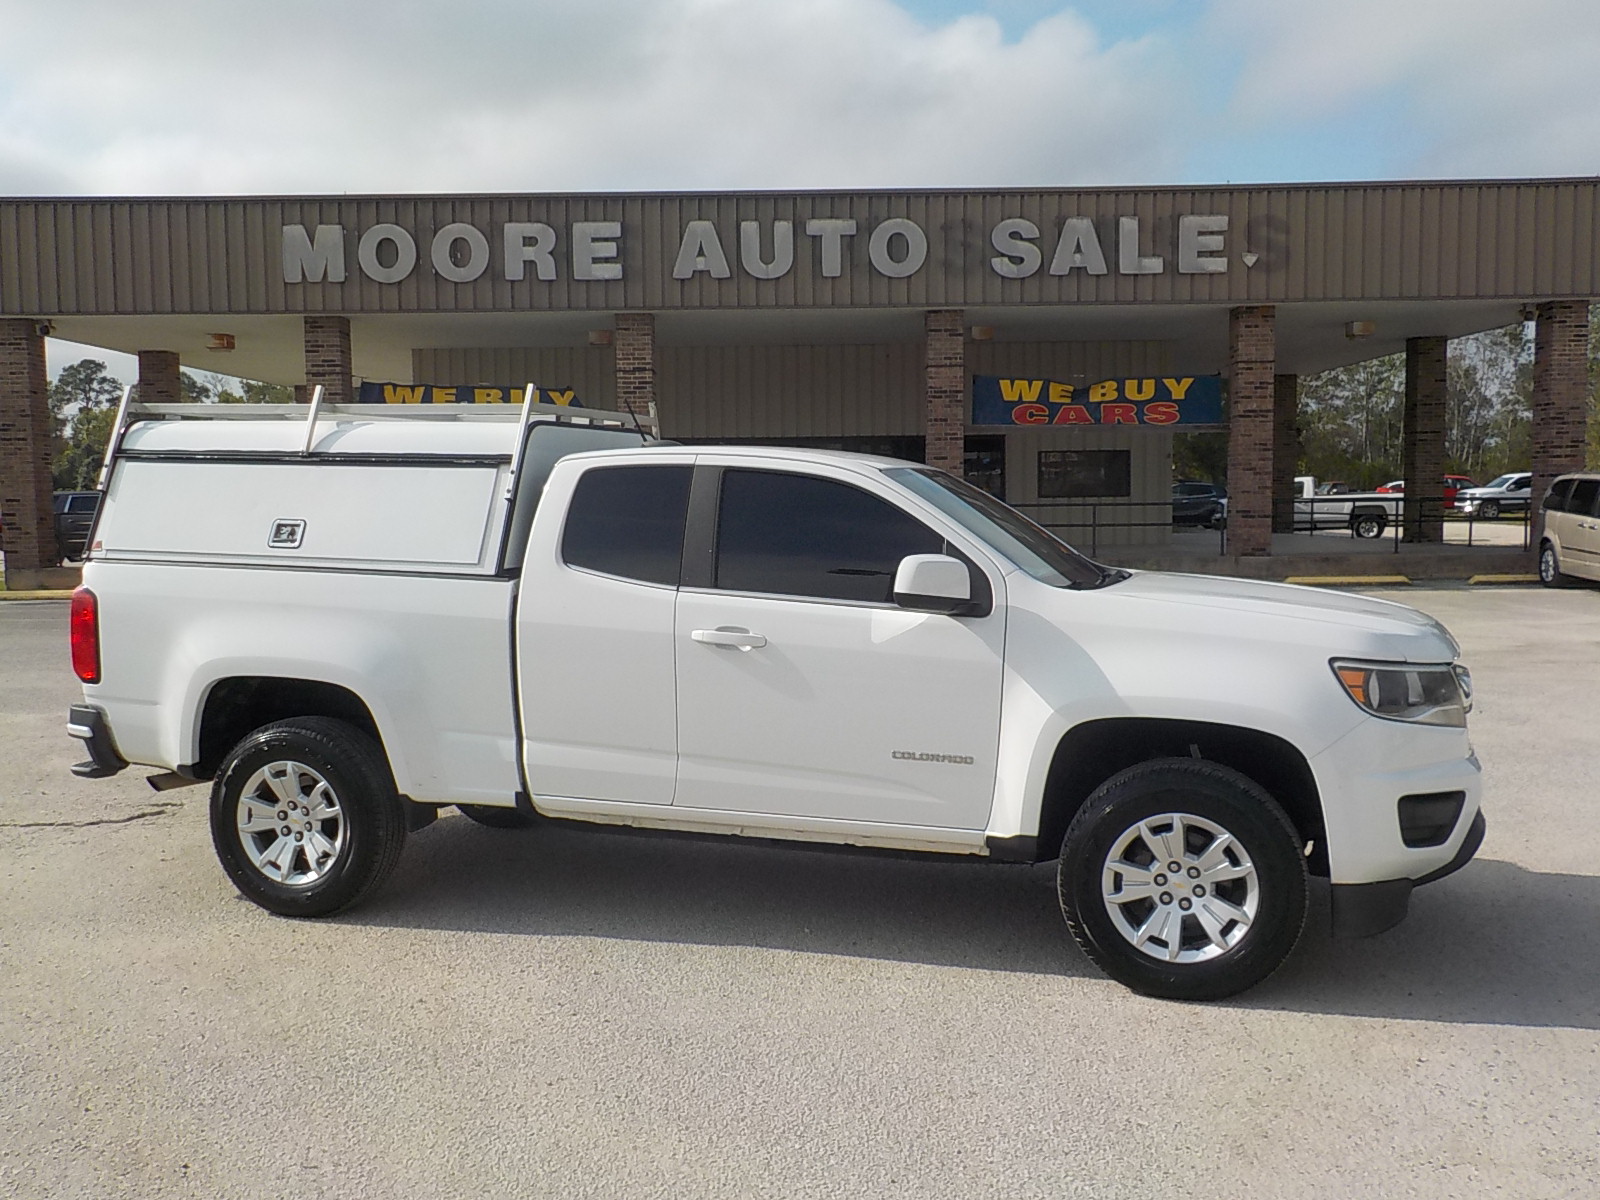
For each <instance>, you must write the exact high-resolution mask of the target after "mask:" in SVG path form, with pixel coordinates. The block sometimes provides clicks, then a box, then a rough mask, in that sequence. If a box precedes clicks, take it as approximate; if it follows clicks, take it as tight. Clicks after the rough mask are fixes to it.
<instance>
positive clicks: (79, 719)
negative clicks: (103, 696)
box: [67, 704, 128, 779]
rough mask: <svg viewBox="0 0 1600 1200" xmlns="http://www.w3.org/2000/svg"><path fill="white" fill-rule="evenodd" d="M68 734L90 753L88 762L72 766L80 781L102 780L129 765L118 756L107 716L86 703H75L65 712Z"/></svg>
mask: <svg viewBox="0 0 1600 1200" xmlns="http://www.w3.org/2000/svg"><path fill="white" fill-rule="evenodd" d="M67 733H68V734H69V735H70V736H72V737H75V738H77V739H78V740H79V741H81V742H82V743H83V744H84V746H85V747H86V748H87V749H88V751H89V760H88V761H87V762H81V763H75V764H73V767H72V773H73V774H74V775H76V776H78V777H79V778H80V779H105V778H107V777H108V776H111V775H115V774H116V773H117V772H118V771H121V770H122V769H123V768H124V767H126V766H127V765H128V760H127V759H125V758H123V757H122V755H120V754H118V753H117V744H116V742H114V741H113V740H112V738H111V726H110V725H108V724H107V723H106V715H105V713H103V712H101V711H100V710H99V709H98V708H91V707H90V706H89V705H87V704H74V705H73V706H72V707H71V708H70V709H69V710H68V711H67Z"/></svg>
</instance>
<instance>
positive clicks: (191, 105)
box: [0, 0, 1600, 361]
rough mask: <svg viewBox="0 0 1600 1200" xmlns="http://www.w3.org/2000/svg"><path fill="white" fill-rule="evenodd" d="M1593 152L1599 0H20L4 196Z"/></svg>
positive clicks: (916, 183)
mask: <svg viewBox="0 0 1600 1200" xmlns="http://www.w3.org/2000/svg"><path fill="white" fill-rule="evenodd" d="M1596 174H1600V0H1076V2H1073V3H1059V2H1057V0H452V2H450V3H423V2H420V0H383V2H375V0H274V2H273V3H271V4H264V3H253V4H246V3H240V2H238V0H133V2H130V0H53V2H52V3H50V4H38V3H22V2H20V0H0V195H5V196H28V195H52V196H94V195H239V194H294V193H324V194H328V193H331V194H337V193H371V192H447V193H454V192H592V191H628V190H638V191H690V190H727V189H776V190H792V189H809V188H824V189H827V188H838V189H866V188H879V187H900V188H957V187H974V188H982V187H1075V186H1107V185H1119V184H1120V185H1152V184H1178V185H1181V184H1208V183H1274V182H1296V181H1324V180H1382V179H1427V178H1475V177H1493V178H1513V177H1526V176H1561V175H1566V176H1570V175H1596ZM52 358H54V359H55V360H57V361H59V360H60V356H59V355H53V356H52Z"/></svg>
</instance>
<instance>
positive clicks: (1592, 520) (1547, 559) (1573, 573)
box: [1539, 471, 1600, 587]
mask: <svg viewBox="0 0 1600 1200" xmlns="http://www.w3.org/2000/svg"><path fill="white" fill-rule="evenodd" d="M1569 578H1577V579H1592V580H1595V581H1596V582H1600V471H1581V472H1578V473H1575V474H1572V475H1563V476H1561V477H1560V478H1559V479H1557V480H1556V481H1555V482H1554V483H1552V484H1551V485H1550V490H1549V491H1548V492H1546V493H1545V494H1544V531H1543V532H1542V533H1541V534H1540V535H1539V581H1540V582H1541V583H1543V584H1544V585H1545V586H1546V587H1560V586H1561V585H1562V584H1563V583H1565V582H1567V580H1568V579H1569Z"/></svg>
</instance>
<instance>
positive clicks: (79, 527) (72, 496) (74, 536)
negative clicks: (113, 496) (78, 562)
mask: <svg viewBox="0 0 1600 1200" xmlns="http://www.w3.org/2000/svg"><path fill="white" fill-rule="evenodd" d="M51 501H52V507H53V508H54V510H55V524H56V546H57V548H58V549H59V550H60V553H61V557H62V558H71V559H81V558H82V557H83V556H84V552H85V550H86V549H87V548H88V545H89V531H90V530H91V529H93V528H94V518H95V514H96V513H98V512H99V511H100V493H99V492H56V493H55V494H54V495H53V496H52V498H51Z"/></svg>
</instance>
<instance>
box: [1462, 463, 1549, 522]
mask: <svg viewBox="0 0 1600 1200" xmlns="http://www.w3.org/2000/svg"><path fill="white" fill-rule="evenodd" d="M1532 491H1533V475H1532V473H1531V472H1528V471H1509V472H1507V473H1506V474H1504V475H1502V476H1500V478H1498V479H1492V480H1490V481H1489V482H1488V483H1486V484H1484V485H1483V486H1482V487H1475V488H1463V489H1462V490H1461V491H1459V492H1457V493H1456V511H1457V512H1459V513H1462V514H1464V515H1466V516H1469V517H1474V516H1476V517H1482V518H1483V519H1484V520H1486V521H1492V520H1494V519H1495V518H1496V517H1498V516H1499V515H1500V514H1501V513H1508V512H1527V511H1528V501H1529V497H1530V495H1531V493H1532Z"/></svg>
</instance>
